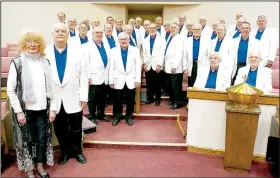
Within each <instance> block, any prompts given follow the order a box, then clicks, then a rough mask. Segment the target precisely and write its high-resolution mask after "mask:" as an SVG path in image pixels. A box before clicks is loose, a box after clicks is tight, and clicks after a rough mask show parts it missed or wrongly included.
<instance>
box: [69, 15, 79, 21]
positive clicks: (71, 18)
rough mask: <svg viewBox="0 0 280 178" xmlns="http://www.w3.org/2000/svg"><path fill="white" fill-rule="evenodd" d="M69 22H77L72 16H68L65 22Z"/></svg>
mask: <svg viewBox="0 0 280 178" xmlns="http://www.w3.org/2000/svg"><path fill="white" fill-rule="evenodd" d="M70 20H75V21H77V19H76V18H75V17H73V16H69V17H68V18H67V22H69V21H70Z"/></svg>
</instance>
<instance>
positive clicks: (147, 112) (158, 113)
mask: <svg viewBox="0 0 280 178" xmlns="http://www.w3.org/2000/svg"><path fill="white" fill-rule="evenodd" d="M165 102H166V101H162V102H161V104H160V106H155V105H154V103H152V104H149V105H146V104H144V103H141V106H140V114H138V115H137V114H135V119H144V120H174V119H177V117H178V116H180V120H181V121H185V120H187V115H188V113H187V111H186V106H184V107H182V108H180V109H176V110H171V109H170V108H169V106H167V105H165ZM112 111H113V105H112V104H111V105H109V106H108V107H106V108H105V113H106V114H107V115H108V116H109V117H112ZM123 111H124V112H125V107H124V109H123ZM88 114H89V112H88V107H86V108H85V109H84V115H85V116H87V117H88Z"/></svg>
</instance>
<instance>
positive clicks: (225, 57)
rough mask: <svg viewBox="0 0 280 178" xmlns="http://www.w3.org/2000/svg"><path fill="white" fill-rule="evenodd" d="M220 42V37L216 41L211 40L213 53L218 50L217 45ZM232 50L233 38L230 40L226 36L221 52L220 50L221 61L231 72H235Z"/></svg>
mask: <svg viewBox="0 0 280 178" xmlns="http://www.w3.org/2000/svg"><path fill="white" fill-rule="evenodd" d="M217 41H218V37H216V38H215V39H213V40H211V53H213V52H215V48H216V44H217ZM231 48H232V38H230V37H229V36H227V35H225V36H224V39H223V41H222V44H221V47H220V50H219V54H220V55H221V57H222V59H221V63H222V64H223V65H224V66H226V67H228V69H229V70H231V71H232V70H233V65H234V61H233V57H232V55H231V53H230V52H231V50H230V49H231Z"/></svg>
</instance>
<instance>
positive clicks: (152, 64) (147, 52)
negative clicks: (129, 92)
mask: <svg viewBox="0 0 280 178" xmlns="http://www.w3.org/2000/svg"><path fill="white" fill-rule="evenodd" d="M149 32H150V35H149V36H148V37H147V38H146V39H145V40H144V43H143V56H144V70H145V72H146V81H147V101H146V102H145V104H150V103H152V102H154V95H155V97H156V99H155V105H156V106H159V105H160V97H161V76H160V71H161V69H162V66H163V54H164V50H165V40H164V38H163V37H161V36H160V35H157V29H156V24H154V23H152V24H151V25H150V28H149Z"/></svg>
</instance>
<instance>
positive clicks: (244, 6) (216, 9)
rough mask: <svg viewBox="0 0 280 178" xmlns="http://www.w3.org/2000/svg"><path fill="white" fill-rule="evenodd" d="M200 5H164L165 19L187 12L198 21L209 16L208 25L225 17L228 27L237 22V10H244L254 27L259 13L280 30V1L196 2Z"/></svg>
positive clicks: (173, 18) (172, 18) (271, 25)
mask: <svg viewBox="0 0 280 178" xmlns="http://www.w3.org/2000/svg"><path fill="white" fill-rule="evenodd" d="M196 4H200V5H193V4H192V5H188V6H183V5H182V6H181V7H177V8H174V7H171V6H168V5H166V6H164V9H163V17H164V20H168V21H169V20H178V18H177V17H178V16H179V15H183V14H185V15H186V16H187V18H188V19H191V20H193V21H194V22H198V17H199V16H202V15H204V16H206V17H207V18H208V25H212V23H213V22H214V20H215V19H217V18H219V17H220V18H223V19H224V20H225V21H226V25H227V27H229V26H231V25H232V24H234V23H235V14H236V12H243V14H244V16H245V18H246V19H247V20H248V21H249V22H250V23H251V27H252V29H255V28H257V25H256V20H257V17H258V16H259V15H266V16H267V21H268V26H269V27H272V28H276V29H277V30H278V31H279V2H196Z"/></svg>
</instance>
